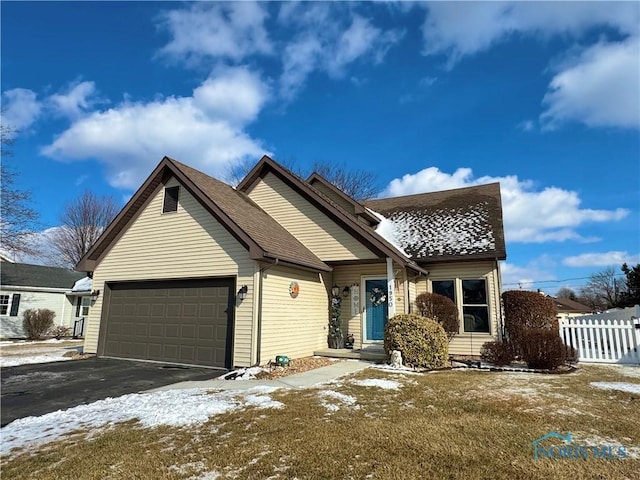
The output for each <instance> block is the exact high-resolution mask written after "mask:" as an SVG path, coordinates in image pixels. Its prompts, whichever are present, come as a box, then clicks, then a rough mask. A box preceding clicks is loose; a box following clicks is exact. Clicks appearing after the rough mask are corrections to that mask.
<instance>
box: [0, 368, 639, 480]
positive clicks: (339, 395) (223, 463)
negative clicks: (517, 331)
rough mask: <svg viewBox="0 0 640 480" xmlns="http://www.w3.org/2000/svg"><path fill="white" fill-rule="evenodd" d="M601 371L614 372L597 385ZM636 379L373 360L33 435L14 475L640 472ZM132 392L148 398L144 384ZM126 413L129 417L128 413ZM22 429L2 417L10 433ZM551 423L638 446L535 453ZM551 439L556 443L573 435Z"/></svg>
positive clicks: (16, 458) (593, 441)
mask: <svg viewBox="0 0 640 480" xmlns="http://www.w3.org/2000/svg"><path fill="white" fill-rule="evenodd" d="M592 382H606V383H601V384H600V385H599V387H600V388H598V387H596V386H593V385H591V383H592ZM638 384H640V369H639V368H635V369H634V368H632V367H625V368H618V367H605V366H582V367H581V368H580V370H579V371H578V372H576V373H572V374H564V375H540V374H523V373H503V372H482V371H474V370H453V371H440V372H435V373H428V374H407V373H404V374H400V373H393V372H388V371H382V370H378V369H375V368H369V369H366V370H364V371H362V372H359V373H358V374H355V375H352V376H349V377H344V378H342V379H339V380H338V381H336V382H334V383H331V384H325V385H321V386H318V387H314V388H308V389H303V390H277V391H271V392H269V391H262V392H259V393H257V394H253V395H249V394H248V393H245V394H237V395H236V396H234V395H235V394H231V393H227V394H220V393H215V392H212V393H211V394H210V395H211V402H214V403H215V402H221V401H222V400H223V398H224V401H225V402H227V403H228V404H229V405H235V408H228V409H226V410H224V409H223V410H220V411H224V412H225V413H220V414H217V415H214V416H211V417H210V418H209V419H208V420H205V421H199V422H198V423H196V424H191V425H187V426H175V425H174V426H167V425H160V426H155V427H151V428H148V427H143V426H142V425H143V424H142V423H140V422H138V421H137V420H130V421H125V422H124V423H120V424H117V425H115V426H112V427H110V428H105V427H99V428H91V429H88V428H85V430H82V431H76V432H75V433H73V434H72V435H69V436H66V437H62V438H60V439H58V440H55V441H52V442H49V443H47V444H41V445H39V446H34V445H29V444H28V443H26V444H24V446H23V448H22V450H14V451H12V452H11V454H10V455H5V456H4V457H3V458H2V474H3V476H4V478H25V479H30V478H32V479H64V478H74V479H75V478H83V479H103V478H112V479H119V478H123V479H124V478H126V479H133V478H136V479H159V478H163V479H187V478H192V479H203V480H205V479H223V478H238V479H265V478H271V479H289V478H291V479H293V478H299V479H349V478H353V479H368V478H374V479H398V480H400V479H403V480H404V479H414V478H415V479H422V478H437V479H441V478H451V479H457V478H460V479H465V480H468V479H475V478H492V479H501V478H505V479H518V478H522V479H532V478H545V479H546V478H560V479H562V478H566V479H574V478H585V479H587V478H593V479H602V478H611V479H621V478H637V472H638V471H640V415H638V412H639V408H640V393H637V390H636V389H637V388H638ZM629 385H631V386H629ZM634 385H635V386H634ZM602 387H606V388H602ZM611 388H621V389H622V390H614V389H611ZM625 389H626V390H627V391H624V390H625ZM224 395H226V397H223V396H224ZM243 395H244V396H243ZM250 397H251V398H250ZM145 398H146V399H145ZM166 398H167V399H169V398H170V397H168V396H167V397H166ZM175 398H180V397H175ZM132 399H135V400H136V401H140V403H144V402H146V401H150V398H149V397H145V396H144V395H141V396H139V398H135V397H131V398H130V399H129V400H132ZM167 401H168V400H167ZM176 401H177V400H176ZM183 401H184V399H183ZM194 408H197V405H196V406H194V405H192V404H188V403H183V404H182V405H180V404H176V405H165V409H167V410H169V411H173V414H174V415H175V414H176V412H177V414H178V415H179V414H180V412H181V411H183V412H184V415H191V414H193V413H194V412H192V411H191V409H194ZM186 409H189V412H187V411H186ZM106 411H107V412H108V411H109V410H106ZM67 415H69V416H71V415H74V413H73V412H72V411H69V412H68V413H67ZM105 415H108V414H105ZM158 415H161V413H158ZM56 418H58V420H61V417H60V416H58V417H51V422H52V423H53V422H55V421H57V420H55V419H56ZM114 418H118V419H119V420H120V421H122V419H123V415H122V413H119V414H118V415H117V416H115V417H114ZM28 425H29V424H28V422H27V423H25V427H24V428H28ZM51 427H55V425H51ZM10 428H11V425H9V426H8V427H6V428H5V429H3V430H4V431H3V432H2V438H3V442H4V441H5V440H6V439H7V438H8V435H7V433H11V430H7V429H10ZM552 431H555V432H558V433H560V434H562V435H566V434H567V433H569V432H570V433H571V434H572V438H573V440H574V444H575V445H585V446H597V447H598V448H603V447H606V446H611V447H612V451H619V450H617V449H618V448H619V447H625V450H624V451H625V452H626V456H627V458H625V459H622V460H615V459H611V460H605V459H596V458H587V459H549V458H542V459H540V460H538V461H534V458H533V453H534V450H533V445H532V442H533V441H534V440H535V439H536V438H539V437H542V436H543V435H546V434H547V433H550V432H552ZM14 433H15V432H14ZM547 442H548V443H547V444H546V446H547V448H548V447H550V446H551V445H561V443H559V442H558V441H557V440H553V439H552V440H548V441H547Z"/></svg>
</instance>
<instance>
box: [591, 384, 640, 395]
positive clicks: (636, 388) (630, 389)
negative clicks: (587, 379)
mask: <svg viewBox="0 0 640 480" xmlns="http://www.w3.org/2000/svg"><path fill="white" fill-rule="evenodd" d="M591 386H592V387H596V388H602V389H604V390H619V391H621V392H627V393H638V394H640V384H638V383H625V382H591Z"/></svg>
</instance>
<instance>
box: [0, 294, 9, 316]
mask: <svg viewBox="0 0 640 480" xmlns="http://www.w3.org/2000/svg"><path fill="white" fill-rule="evenodd" d="M7 311H9V295H0V315H6V314H7Z"/></svg>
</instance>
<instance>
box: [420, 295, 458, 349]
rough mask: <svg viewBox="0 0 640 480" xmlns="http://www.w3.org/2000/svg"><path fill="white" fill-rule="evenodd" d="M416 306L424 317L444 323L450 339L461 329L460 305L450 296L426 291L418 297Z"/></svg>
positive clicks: (443, 325) (443, 326)
mask: <svg viewBox="0 0 640 480" xmlns="http://www.w3.org/2000/svg"><path fill="white" fill-rule="evenodd" d="M416 308H417V310H418V313H419V314H420V315H422V316H423V317H427V318H430V319H431V320H435V321H436V322H438V323H439V324H440V325H442V328H444V331H445V333H446V334H447V338H448V339H449V341H451V339H452V338H453V336H454V335H455V334H456V333H458V331H459V330H460V320H459V318H458V307H456V304H455V303H453V302H452V301H451V299H450V298H449V297H445V296H444V295H439V294H437V293H430V292H424V293H421V294H420V295H418V296H417V297H416Z"/></svg>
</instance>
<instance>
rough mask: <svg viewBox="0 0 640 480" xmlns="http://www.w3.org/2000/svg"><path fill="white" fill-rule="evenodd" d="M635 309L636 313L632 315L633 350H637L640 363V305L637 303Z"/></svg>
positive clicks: (639, 363) (637, 358) (639, 362)
mask: <svg viewBox="0 0 640 480" xmlns="http://www.w3.org/2000/svg"><path fill="white" fill-rule="evenodd" d="M635 309H636V311H635V315H633V316H632V317H631V326H632V327H633V330H632V332H631V336H632V337H633V350H634V351H635V352H636V360H637V362H638V365H640V338H639V337H640V305H636V306H635Z"/></svg>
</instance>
